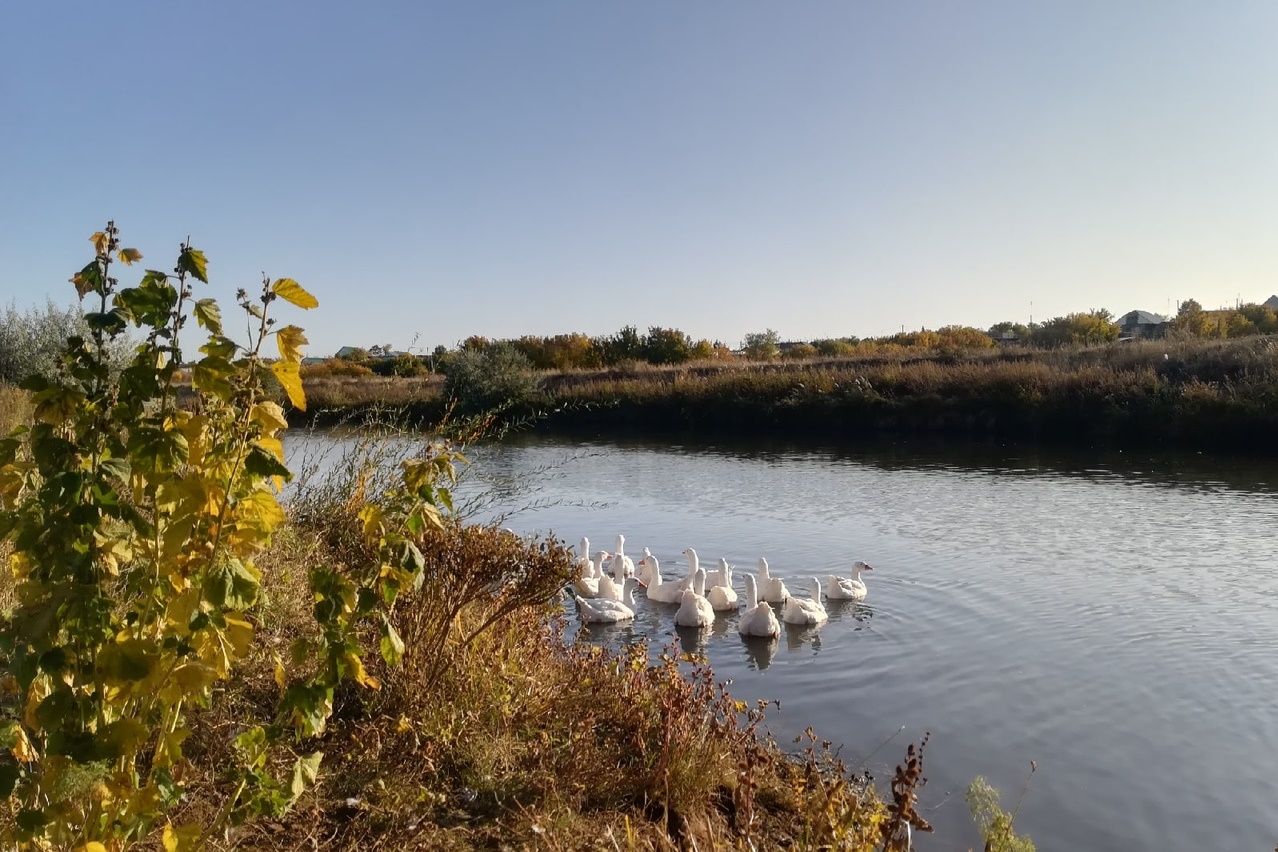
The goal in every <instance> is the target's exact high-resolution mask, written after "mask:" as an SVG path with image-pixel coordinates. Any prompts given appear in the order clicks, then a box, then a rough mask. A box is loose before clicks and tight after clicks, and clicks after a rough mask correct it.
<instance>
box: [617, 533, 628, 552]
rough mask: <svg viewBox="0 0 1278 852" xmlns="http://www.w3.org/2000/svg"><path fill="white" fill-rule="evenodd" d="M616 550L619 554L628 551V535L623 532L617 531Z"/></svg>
mask: <svg viewBox="0 0 1278 852" xmlns="http://www.w3.org/2000/svg"><path fill="white" fill-rule="evenodd" d="M615 550H616V551H617V555H618V556H621V555H622V554H624V553H625V552H626V537H625V536H624V535H622V534H621V533H617V545H616V548H615Z"/></svg>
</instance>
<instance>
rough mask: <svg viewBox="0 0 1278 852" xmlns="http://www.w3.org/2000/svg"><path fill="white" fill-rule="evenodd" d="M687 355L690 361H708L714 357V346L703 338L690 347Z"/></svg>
mask: <svg viewBox="0 0 1278 852" xmlns="http://www.w3.org/2000/svg"><path fill="white" fill-rule="evenodd" d="M688 355H689V360H691V361H709V360H711V359H712V358H714V357H715V351H714V344H713V343H711V342H710V341H709V340H706V339H705V338H704V337H703V338H701V339H700V340H698V341H697V342H696V343H694V344H693V345H692V351H691V352H689V353H688Z"/></svg>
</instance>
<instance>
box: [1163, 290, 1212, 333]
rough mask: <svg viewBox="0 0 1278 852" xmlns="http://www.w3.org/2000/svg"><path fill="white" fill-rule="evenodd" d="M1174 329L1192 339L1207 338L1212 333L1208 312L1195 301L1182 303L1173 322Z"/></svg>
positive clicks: (1187, 300) (1190, 300)
mask: <svg viewBox="0 0 1278 852" xmlns="http://www.w3.org/2000/svg"><path fill="white" fill-rule="evenodd" d="M1172 328H1174V329H1176V330H1177V331H1179V332H1181V333H1183V334H1187V335H1190V336H1192V337H1207V336H1208V335H1209V334H1210V333H1211V324H1210V321H1209V320H1208V318H1207V312H1206V311H1204V310H1203V306H1202V305H1200V304H1199V303H1198V302H1197V300H1195V299H1186V300H1185V301H1183V302H1181V303H1180V308H1179V309H1177V311H1176V318H1175V319H1174V320H1172Z"/></svg>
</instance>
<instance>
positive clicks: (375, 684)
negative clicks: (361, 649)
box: [346, 654, 382, 689]
mask: <svg viewBox="0 0 1278 852" xmlns="http://www.w3.org/2000/svg"><path fill="white" fill-rule="evenodd" d="M346 665H347V666H349V667H350V670H351V677H353V678H355V682H356V683H358V684H359V685H360V686H366V687H368V688H369V689H381V688H382V684H381V682H380V681H379V680H378V679H377V678H375V677H373V676H372V675H370V674H369V673H368V672H366V671H365V670H364V662H363V661H362V660H361V659H360V658H359V657H358V656H357V655H355V654H347V655H346Z"/></svg>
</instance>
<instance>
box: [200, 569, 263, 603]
mask: <svg viewBox="0 0 1278 852" xmlns="http://www.w3.org/2000/svg"><path fill="white" fill-rule="evenodd" d="M261 582H262V577H261V574H259V573H258V572H257V571H256V570H255V569H253V568H250V567H249V566H247V565H245V564H244V563H243V562H241V561H240V560H238V559H228V560H226V561H225V562H223V563H222V564H220V565H218V566H216V567H214V568H212V569H210V570H209V573H208V574H207V575H205V577H204V583H203V584H202V585H201V592H202V593H203V595H204V600H206V601H208V602H209V603H210V604H212V605H213V606H215V607H218V608H219V609H233V610H241V611H243V610H246V609H248V608H249V607H251V606H252V605H253V604H255V603H257V597H258V592H259V590H260V589H261Z"/></svg>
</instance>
